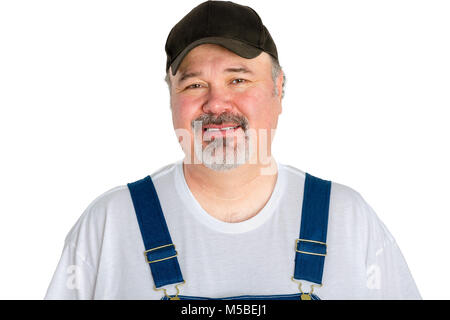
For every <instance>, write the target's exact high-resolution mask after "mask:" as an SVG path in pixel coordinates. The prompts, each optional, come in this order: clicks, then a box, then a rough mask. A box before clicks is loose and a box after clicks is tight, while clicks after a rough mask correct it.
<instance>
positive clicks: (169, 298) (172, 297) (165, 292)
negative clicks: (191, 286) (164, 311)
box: [153, 280, 186, 300]
mask: <svg viewBox="0 0 450 320" xmlns="http://www.w3.org/2000/svg"><path fill="white" fill-rule="evenodd" d="M185 283H186V281H184V280H183V282H182V283H179V284H177V285H176V286H175V289H177V293H176V294H175V295H174V296H169V295H168V294H167V290H166V289H165V288H160V289H158V288H156V287H155V286H153V289H155V290H156V291H160V290H163V291H164V295H165V296H166V297H167V299H168V300H180V298H179V297H178V294H179V293H180V289H179V288H178V286H182V285H183V284H185Z"/></svg>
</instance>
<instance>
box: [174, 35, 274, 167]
mask: <svg viewBox="0 0 450 320" xmlns="http://www.w3.org/2000/svg"><path fill="white" fill-rule="evenodd" d="M169 73H170V81H171V108H172V120H173V125H174V128H175V129H176V130H177V134H178V132H179V131H182V132H183V134H182V135H183V140H184V141H182V146H183V150H184V152H185V153H186V155H187V159H188V160H190V161H192V162H191V163H199V161H201V162H202V163H203V164H205V165H207V166H208V167H210V168H212V169H216V170H224V169H231V168H235V167H237V166H238V165H239V164H242V163H241V162H248V161H249V160H250V159H253V161H255V159H259V158H261V157H265V156H270V154H271V149H270V146H271V140H272V130H274V129H276V126H277V121H278V116H279V114H280V113H281V92H282V90H281V85H282V74H281V73H280V76H279V77H278V79H277V81H276V83H274V81H273V79H272V61H271V59H270V56H269V55H268V54H266V53H264V52H263V53H261V54H260V55H259V56H258V57H256V58H254V59H245V58H242V57H240V56H238V55H236V54H234V53H233V52H231V51H229V50H227V49H225V48H223V47H221V46H218V45H212V44H205V45H200V46H198V47H196V48H194V49H193V50H191V51H190V52H189V54H188V55H187V56H186V57H185V58H184V60H183V62H182V64H181V65H180V67H179V69H178V71H177V74H176V75H175V76H172V72H171V70H170V72H169ZM275 85H276V86H278V90H277V92H278V93H279V94H278V95H275V94H274V92H275V90H274V89H275ZM200 121H201V122H200ZM186 133H189V136H186ZM186 140H189V141H186ZM194 140H196V143H197V146H199V147H198V148H197V153H196V152H195V150H194V147H195V143H194ZM250 140H252V142H251V143H250ZM198 142H199V143H198ZM251 144H253V148H254V149H253V150H254V152H250V153H249V146H251ZM238 150H239V151H238ZM238 153H239V154H240V155H243V154H244V155H245V160H244V161H242V158H240V159H241V160H239V159H238V157H239V156H238V157H236V156H237V154H238ZM189 155H190V156H189ZM257 155H259V157H258V158H255V157H256V156H257ZM194 157H195V160H194ZM232 159H233V160H232ZM195 161H196V162H195ZM220 161H222V164H221V163H219V162H220ZM230 161H231V162H230ZM256 161H257V160H256ZM210 162H214V163H213V164H211V163H210ZM225 162H226V163H225ZM252 163H255V162H252Z"/></svg>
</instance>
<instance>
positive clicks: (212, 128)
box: [203, 125, 240, 132]
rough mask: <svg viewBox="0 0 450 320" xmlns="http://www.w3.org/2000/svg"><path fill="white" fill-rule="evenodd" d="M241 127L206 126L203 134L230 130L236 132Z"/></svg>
mask: <svg viewBox="0 0 450 320" xmlns="http://www.w3.org/2000/svg"><path fill="white" fill-rule="evenodd" d="M239 127H240V125H234V126H230V125H225V126H224V125H220V126H218V125H208V126H204V127H203V132H219V131H230V130H235V129H237V128H239Z"/></svg>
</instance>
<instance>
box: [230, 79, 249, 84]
mask: <svg viewBox="0 0 450 320" xmlns="http://www.w3.org/2000/svg"><path fill="white" fill-rule="evenodd" d="M244 82H246V80H244V79H234V80H233V81H231V83H234V84H239V83H244Z"/></svg>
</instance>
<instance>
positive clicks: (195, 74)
mask: <svg viewBox="0 0 450 320" xmlns="http://www.w3.org/2000/svg"><path fill="white" fill-rule="evenodd" d="M201 74H202V73H201V72H183V73H182V74H181V77H180V80H178V82H183V81H184V80H186V79H189V78H195V77H198V76H199V75H201Z"/></svg>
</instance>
